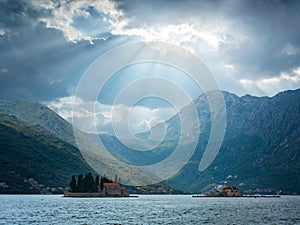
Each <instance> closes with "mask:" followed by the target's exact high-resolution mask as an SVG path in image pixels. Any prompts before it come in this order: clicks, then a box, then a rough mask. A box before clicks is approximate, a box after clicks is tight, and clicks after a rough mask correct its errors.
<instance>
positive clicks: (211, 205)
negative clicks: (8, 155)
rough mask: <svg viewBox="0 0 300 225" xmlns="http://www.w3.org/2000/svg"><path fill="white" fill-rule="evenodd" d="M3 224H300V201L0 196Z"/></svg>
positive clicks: (293, 198)
mask: <svg viewBox="0 0 300 225" xmlns="http://www.w3.org/2000/svg"><path fill="white" fill-rule="evenodd" d="M0 224H5V225H7V224H280V225H281V224H300V196H282V197H281V198H214V197H211V198H192V196H191V195H140V196H138V197H137V198H64V197H63V196H61V195H0Z"/></svg>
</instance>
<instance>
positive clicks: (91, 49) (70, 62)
mask: <svg viewBox="0 0 300 225" xmlns="http://www.w3.org/2000/svg"><path fill="white" fill-rule="evenodd" d="M47 13H48V12H47V11H45V10H40V11H36V10H33V9H31V8H30V6H29V5H28V4H26V3H24V2H21V1H7V2H0V21H1V23H0V29H1V30H0V31H2V33H3V34H2V35H1V36H0V96H1V98H30V99H34V100H50V99H53V98H56V97H61V96H68V95H70V94H71V93H70V92H72V91H74V89H75V88H76V85H77V84H78V82H79V79H80V77H81V76H82V74H83V73H84V71H85V69H86V68H87V67H88V65H89V64H90V63H91V62H92V61H93V60H94V59H96V58H97V57H98V56H100V55H101V54H102V53H103V52H104V51H107V50H108V49H109V46H104V45H103V42H104V41H102V40H95V41H94V45H91V44H90V43H89V42H88V41H79V42H77V43H72V42H68V41H66V39H65V37H64V35H63V33H62V32H61V31H59V30H56V29H52V28H46V26H45V24H44V23H43V22H39V21H38V20H37V19H38V18H40V17H41V16H46V15H47ZM119 41H122V40H114V38H112V40H111V41H110V43H111V44H112V46H113V45H117V44H118V43H119ZM115 42H116V43H115ZM114 43H115V44H114Z"/></svg>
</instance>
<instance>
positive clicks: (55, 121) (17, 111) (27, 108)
mask: <svg viewBox="0 0 300 225" xmlns="http://www.w3.org/2000/svg"><path fill="white" fill-rule="evenodd" d="M0 111H1V112H3V113H6V114H8V115H13V116H15V117H17V118H18V119H19V120H21V121H23V122H25V123H27V124H29V125H30V126H32V127H34V128H35V129H36V130H40V131H43V132H44V133H49V134H51V135H54V136H56V137H58V138H60V139H62V140H64V141H66V142H69V143H70V144H72V145H74V146H76V144H75V139H74V134H73V128H72V125H71V124H70V123H68V122H67V121H65V120H64V119H63V118H61V117H60V116H59V115H57V114H56V113H55V112H53V111H52V110H51V109H49V108H48V107H46V106H44V105H42V104H40V103H36V102H31V101H27V100H23V99H15V100H0Z"/></svg>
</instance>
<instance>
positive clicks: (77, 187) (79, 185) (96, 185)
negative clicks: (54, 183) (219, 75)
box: [70, 172, 112, 192]
mask: <svg viewBox="0 0 300 225" xmlns="http://www.w3.org/2000/svg"><path fill="white" fill-rule="evenodd" d="M104 183H112V181H111V180H109V179H107V178H106V177H102V176H101V177H99V176H98V175H97V176H96V177H95V178H94V176H93V175H92V173H90V172H89V173H87V174H85V176H83V175H82V174H80V175H78V177H77V180H76V177H75V176H72V179H71V182H70V192H98V191H99V190H101V191H102V190H103V188H104Z"/></svg>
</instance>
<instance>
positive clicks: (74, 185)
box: [70, 176, 77, 192]
mask: <svg viewBox="0 0 300 225" xmlns="http://www.w3.org/2000/svg"><path fill="white" fill-rule="evenodd" d="M70 191H71V192H76V191H77V183H76V178H75V176H72V179H71V182H70Z"/></svg>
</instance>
